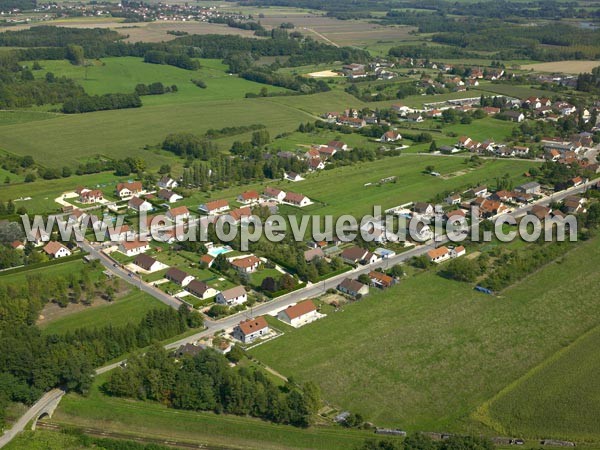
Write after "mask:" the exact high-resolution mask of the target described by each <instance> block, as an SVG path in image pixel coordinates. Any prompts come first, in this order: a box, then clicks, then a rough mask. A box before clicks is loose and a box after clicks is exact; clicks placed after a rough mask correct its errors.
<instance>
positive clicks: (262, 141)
mask: <svg viewBox="0 0 600 450" xmlns="http://www.w3.org/2000/svg"><path fill="white" fill-rule="evenodd" d="M251 142H252V145H253V146H254V147H263V146H265V145H267V144H268V143H269V142H271V137H270V136H269V132H268V131H267V130H258V131H255V132H254V133H252V140H251Z"/></svg>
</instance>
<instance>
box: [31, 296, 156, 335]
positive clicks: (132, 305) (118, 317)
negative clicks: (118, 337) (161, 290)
mask: <svg viewBox="0 0 600 450" xmlns="http://www.w3.org/2000/svg"><path fill="white" fill-rule="evenodd" d="M155 308H167V306H166V305H165V304H164V303H161V302H159V301H158V300H156V299H155V298H154V297H152V296H150V295H148V294H145V293H143V292H141V291H134V292H131V293H129V294H127V295H125V296H124V297H122V298H119V299H118V300H115V301H113V302H111V303H108V302H107V303H105V304H102V305H99V306H94V307H89V308H88V309H86V310H84V311H81V312H77V313H73V314H69V315H67V316H64V317H61V318H59V319H56V320H54V321H52V322H48V323H47V324H44V326H42V329H43V332H44V334H64V333H67V332H69V331H74V330H76V329H78V328H95V327H103V326H106V325H112V326H117V327H118V326H122V325H126V324H136V323H138V322H139V321H140V320H141V319H142V318H143V317H144V315H145V314H146V313H147V312H148V311H150V310H152V309H155Z"/></svg>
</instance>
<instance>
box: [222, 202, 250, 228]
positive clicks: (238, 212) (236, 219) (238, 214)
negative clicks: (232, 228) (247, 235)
mask: <svg viewBox="0 0 600 450" xmlns="http://www.w3.org/2000/svg"><path fill="white" fill-rule="evenodd" d="M228 215H229V217H231V218H232V219H233V223H234V224H238V223H240V222H248V218H249V217H251V216H252V210H251V209H250V207H249V206H243V207H242V208H237V209H234V210H233V211H231V212H230V213H229V214H228Z"/></svg>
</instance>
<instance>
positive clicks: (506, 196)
mask: <svg viewBox="0 0 600 450" xmlns="http://www.w3.org/2000/svg"><path fill="white" fill-rule="evenodd" d="M513 197H514V194H513V193H512V192H509V191H505V190H500V191H497V192H495V193H494V194H492V196H491V198H492V200H498V201H501V202H507V203H511V202H512V201H513Z"/></svg>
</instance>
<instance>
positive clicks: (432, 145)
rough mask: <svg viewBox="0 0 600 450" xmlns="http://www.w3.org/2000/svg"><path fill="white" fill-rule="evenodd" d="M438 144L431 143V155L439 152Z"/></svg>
mask: <svg viewBox="0 0 600 450" xmlns="http://www.w3.org/2000/svg"><path fill="white" fill-rule="evenodd" d="M437 149H438V148H437V144H436V143H435V141H431V145H430V146H429V153H435V152H437Z"/></svg>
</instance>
